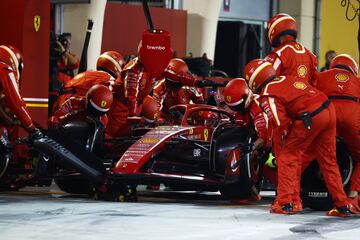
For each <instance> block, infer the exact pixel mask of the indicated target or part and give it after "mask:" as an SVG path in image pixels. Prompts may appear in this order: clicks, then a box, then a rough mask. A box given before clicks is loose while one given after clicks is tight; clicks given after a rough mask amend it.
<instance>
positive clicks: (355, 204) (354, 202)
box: [349, 196, 360, 212]
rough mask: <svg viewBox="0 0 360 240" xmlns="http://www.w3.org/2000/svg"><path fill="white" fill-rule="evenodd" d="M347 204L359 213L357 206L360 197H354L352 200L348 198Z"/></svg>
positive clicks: (359, 207)
mask: <svg viewBox="0 0 360 240" xmlns="http://www.w3.org/2000/svg"><path fill="white" fill-rule="evenodd" d="M349 202H350V203H351V205H352V206H353V208H354V210H355V211H356V212H360V205H359V202H360V197H359V196H356V197H354V198H351V197H350V198H349Z"/></svg>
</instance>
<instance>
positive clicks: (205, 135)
mask: <svg viewBox="0 0 360 240" xmlns="http://www.w3.org/2000/svg"><path fill="white" fill-rule="evenodd" d="M208 138H209V130H208V129H207V128H205V129H204V140H205V141H207V140H208Z"/></svg>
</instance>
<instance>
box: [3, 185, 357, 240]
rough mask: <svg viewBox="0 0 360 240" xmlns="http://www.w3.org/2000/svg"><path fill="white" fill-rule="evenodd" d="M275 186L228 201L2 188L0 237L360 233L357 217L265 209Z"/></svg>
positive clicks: (285, 239) (286, 239) (284, 237)
mask: <svg viewBox="0 0 360 240" xmlns="http://www.w3.org/2000/svg"><path fill="white" fill-rule="evenodd" d="M273 195H274V194H273V193H271V192H270V194H269V192H263V193H262V196H263V199H262V200H261V201H260V202H256V203H250V204H243V205H240V204H232V203H230V202H228V201H225V200H222V199H221V198H220V196H219V195H217V194H198V193H169V192H147V191H141V192H140V193H139V201H138V202H134V203H116V202H104V201H95V200H93V199H92V198H89V197H86V196H74V195H68V194H65V193H62V192H60V191H59V190H58V189H56V188H53V187H52V188H50V189H49V188H26V189H24V190H21V191H19V192H6V193H0V239H1V240H5V239H6V240H10V239H11V240H12V239H22V240H23V239H36V240H43V239H44V240H45V239H46V240H49V239H52V240H57V239H59V240H60V239H61V240H64V239H70V240H72V239H73V240H75V239H76V240H82V239H111V240H113V239H184V240H185V239H186V240H188V239H206V240H208V239H221V240H225V239H251V240H256V239H261V240H264V239H276V240H292V239H294V240H295V239H360V218H350V219H349V218H347V219H339V218H331V217H326V216H325V213H324V212H315V211H311V210H309V209H306V211H305V213H304V214H298V215H293V216H283V215H274V214H269V212H268V209H269V204H270V202H271V201H272V200H273V198H274V197H273Z"/></svg>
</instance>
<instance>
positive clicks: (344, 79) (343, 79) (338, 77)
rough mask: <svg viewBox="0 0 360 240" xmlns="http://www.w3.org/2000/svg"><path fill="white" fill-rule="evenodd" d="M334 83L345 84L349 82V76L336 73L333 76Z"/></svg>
mask: <svg viewBox="0 0 360 240" xmlns="http://www.w3.org/2000/svg"><path fill="white" fill-rule="evenodd" d="M335 78H336V81H338V82H347V81H348V80H349V76H348V75H346V74H344V73H338V74H336V75H335Z"/></svg>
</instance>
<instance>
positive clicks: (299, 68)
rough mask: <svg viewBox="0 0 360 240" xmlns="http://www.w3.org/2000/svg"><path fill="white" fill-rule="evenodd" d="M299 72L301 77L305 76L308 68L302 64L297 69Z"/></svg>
mask: <svg viewBox="0 0 360 240" xmlns="http://www.w3.org/2000/svg"><path fill="white" fill-rule="evenodd" d="M297 74H298V76H299V77H301V78H304V77H306V74H307V68H306V66H305V65H300V66H299V67H298V69H297Z"/></svg>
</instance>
